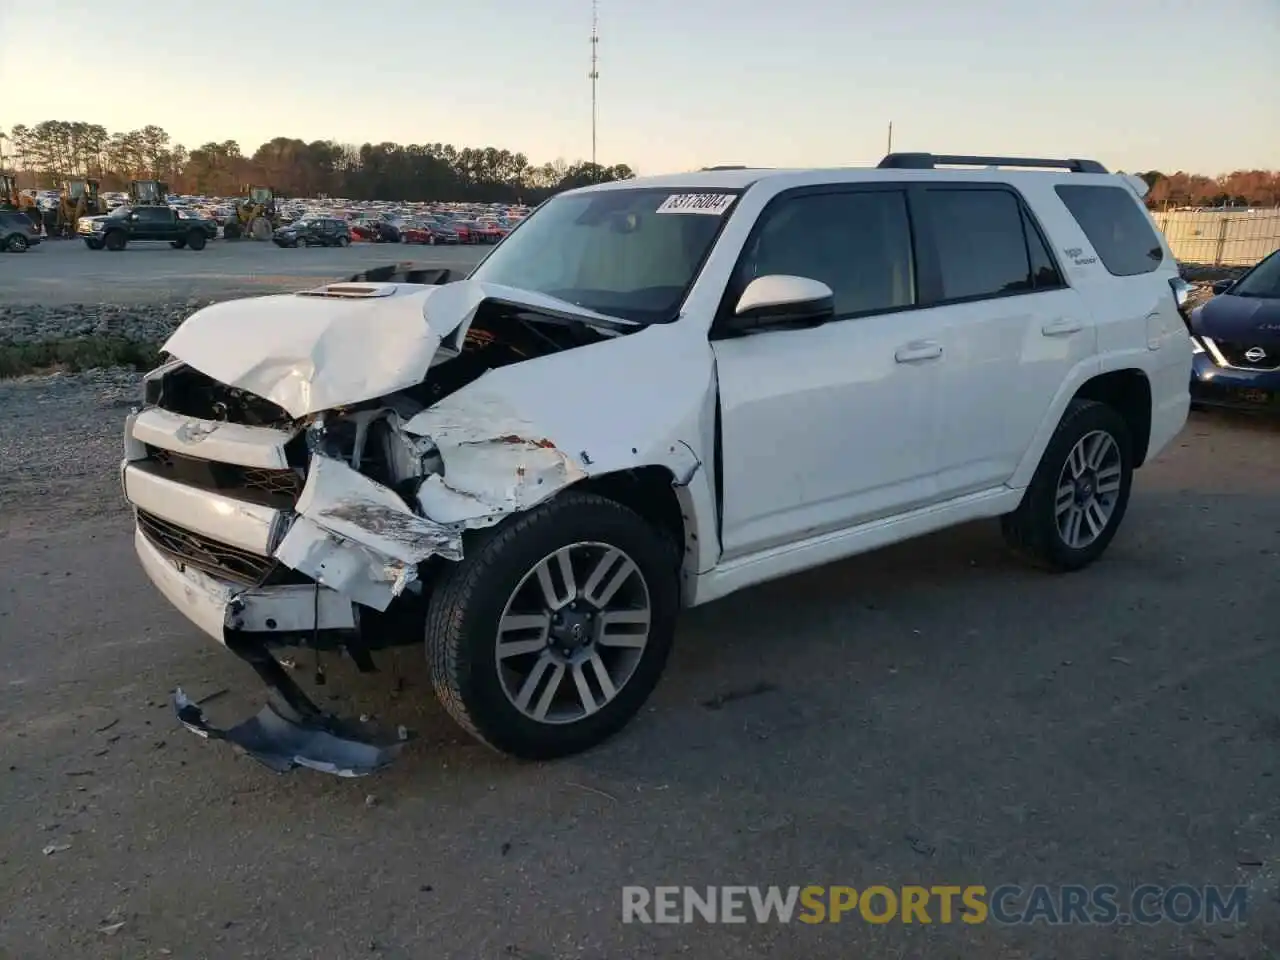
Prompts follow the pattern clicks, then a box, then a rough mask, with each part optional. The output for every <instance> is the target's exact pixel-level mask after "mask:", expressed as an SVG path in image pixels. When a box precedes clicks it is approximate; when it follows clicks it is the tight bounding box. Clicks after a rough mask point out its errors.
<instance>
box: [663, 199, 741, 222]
mask: <svg viewBox="0 0 1280 960" xmlns="http://www.w3.org/2000/svg"><path fill="white" fill-rule="evenodd" d="M733 200H734V195H733V194H732V193H674V194H672V195H671V196H669V197H667V199H665V200H663V201H662V205H661V206H660V207H658V209H657V211H656V212H657V213H709V214H711V215H712V216H714V217H718V216H720V215H721V214H722V213H724V212H725V211H726V210H728V209H729V207H730V205H732V203H733Z"/></svg>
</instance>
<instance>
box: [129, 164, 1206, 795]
mask: <svg viewBox="0 0 1280 960" xmlns="http://www.w3.org/2000/svg"><path fill="white" fill-rule="evenodd" d="M975 167H976V168H977V169H973V168H975ZM1145 189H1146V187H1145V184H1143V183H1142V182H1141V181H1140V180H1139V179H1137V178H1136V177H1132V176H1126V175H1123V174H1111V173H1108V172H1107V171H1106V170H1105V169H1104V168H1103V167H1102V166H1101V165H1100V164H1099V163H1097V162H1095V161H1089V160H1028V159H1019V158H1008V157H967V156H933V155H928V154H891V155H889V156H887V157H885V158H884V160H883V161H882V162H881V163H880V165H879V166H878V167H877V168H874V169H835V170H762V169H735V168H728V169H726V168H718V169H713V170H709V171H703V172H699V173H690V174H680V175H674V176H667V177H657V178H650V179H643V180H630V181H625V182H619V183H608V184H600V185H593V186H590V187H586V188H583V189H579V190H574V191H570V192H567V193H563V194H560V195H559V196H557V197H555V198H553V199H551V200H549V201H548V202H546V203H545V204H543V205H541V206H540V207H539V208H538V209H537V210H536V211H535V212H534V213H533V214H532V215H531V216H530V217H529V218H528V219H527V220H525V221H524V222H523V223H522V224H521V225H520V226H519V227H518V228H517V229H515V230H514V231H513V232H512V233H511V234H510V236H508V237H507V238H506V239H504V240H503V242H502V243H501V244H499V245H498V246H497V247H495V248H494V250H493V252H492V253H491V254H490V255H489V256H488V257H487V258H486V259H485V260H484V261H483V262H482V263H481V264H480V266H479V267H478V268H477V269H476V270H475V271H474V273H472V275H471V276H470V277H468V278H466V279H455V278H453V277H452V276H451V275H449V274H448V273H447V272H446V271H417V272H409V273H405V272H403V271H396V270H395V268H387V269H386V270H385V271H382V272H381V273H376V272H371V273H369V274H365V275H359V276H357V277H356V278H353V279H352V280H351V281H348V282H343V283H333V284H329V285H326V286H321V287H318V288H316V289H310V290H303V291H301V292H299V293H296V294H288V295H278V296H267V297H257V298H252V299H246V300H238V301H231V302H224V303H218V304H214V305H212V306H209V307H206V308H204V309H202V310H200V311H198V312H196V313H195V314H193V315H192V316H191V317H190V318H189V319H188V320H187V321H186V322H185V323H184V324H183V325H182V327H181V328H179V329H178V330H177V331H176V332H175V333H174V334H173V336H172V337H171V338H170V340H169V341H168V342H167V343H166V344H165V347H164V349H165V350H166V351H167V353H168V354H169V355H170V358H171V359H170V360H169V361H168V362H167V363H165V365H164V366H162V367H160V368H159V369H157V370H155V371H153V372H152V373H150V374H148V375H147V377H146V379H145V400H144V403H143V404H142V406H141V407H140V408H139V409H138V410H136V411H135V412H134V413H133V414H132V415H131V416H130V417H129V420H128V424H127V428H126V460H125V462H124V463H123V465H122V479H123V485H124V490H125V495H126V496H127V498H128V500H129V501H130V502H131V503H132V505H133V507H134V510H135V512H136V518H137V525H136V536H135V544H136V549H137V553H138V556H139V557H140V559H141V563H142V566H143V568H144V570H145V571H146V573H147V575H148V576H149V577H150V579H151V580H152V581H153V582H154V584H155V586H156V587H157V589H158V590H159V591H160V592H161V593H162V594H164V596H166V597H167V598H168V599H169V600H170V601H171V602H172V603H173V604H174V605H175V606H176V607H177V608H178V609H179V610H181V611H182V612H183V613H184V614H185V615H186V616H187V617H188V618H189V619H190V620H191V621H192V622H193V623H194V624H195V625H196V626H197V627H199V628H200V629H202V630H203V631H204V632H206V633H208V634H209V635H210V636H212V637H213V638H214V639H215V640H217V641H219V642H220V643H223V644H225V646H226V647H227V648H228V649H229V650H231V651H232V652H233V653H235V654H237V655H238V656H240V657H242V658H243V659H245V660H247V661H248V662H249V663H250V664H252V665H253V666H254V668H255V669H256V670H257V672H258V674H259V675H260V676H261V677H262V679H264V680H265V681H266V683H267V684H268V686H269V688H270V689H272V690H273V691H274V692H275V693H276V694H277V698H276V699H277V700H278V701H279V702H278V703H277V704H275V705H270V706H268V707H266V708H264V710H263V712H262V713H260V714H258V716H257V717H255V718H252V719H250V720H248V721H246V722H244V723H242V724H240V725H239V726H237V727H234V728H232V729H229V730H228V729H220V728H217V727H215V726H214V725H213V724H212V723H211V722H210V721H209V720H208V719H207V718H206V717H205V715H204V713H203V712H202V710H201V709H200V707H199V706H198V705H196V704H195V703H193V702H192V701H190V700H188V699H187V698H186V697H185V695H183V694H181V693H179V694H178V695H177V700H178V703H177V706H178V710H179V716H180V718H181V719H182V720H183V722H185V723H186V724H187V725H188V726H190V727H191V728H192V729H195V730H197V731H198V732H200V733H202V734H203V735H205V736H214V737H222V738H226V739H229V740H231V741H232V742H233V743H235V744H236V745H237V746H238V747H239V748H240V749H242V750H244V751H247V752H248V753H249V754H251V755H252V756H254V757H256V758H257V759H259V760H261V761H263V762H265V763H268V764H270V765H271V766H273V767H275V768H276V769H287V768H289V767H292V766H297V765H303V766H310V767H314V768H318V769H323V770H328V771H330V772H337V773H343V774H347V775H353V774H359V773H367V772H369V771H370V770H373V769H376V768H378V767H379V766H381V765H382V764H384V763H386V762H387V761H388V760H389V759H390V758H391V757H392V756H394V754H395V752H396V750H397V749H398V746H399V743H400V742H401V741H402V739H403V735H404V733H405V731H403V730H399V731H397V732H396V734H395V735H392V734H390V733H385V734H377V735H375V734H373V733H369V732H368V731H366V730H365V728H364V727H361V726H359V725H352V724H349V723H346V722H344V721H340V720H337V719H335V718H333V717H330V716H329V715H328V714H326V713H325V712H324V711H323V710H321V709H320V708H319V707H318V706H317V705H316V704H315V703H314V702H313V701H312V700H311V698H310V697H309V696H308V695H307V694H306V693H305V692H304V690H303V688H302V686H301V685H300V684H299V683H298V682H297V681H295V680H294V679H293V678H292V676H291V675H290V674H289V672H288V671H285V670H283V669H282V668H281V666H280V663H279V661H278V659H277V656H276V654H275V653H274V651H276V650H278V649H279V648H281V647H287V646H300V645H301V646H306V647H311V648H314V649H315V651H316V654H315V655H316V657H317V658H321V657H322V656H323V655H325V654H324V651H329V650H338V651H343V652H345V653H346V654H347V655H348V656H350V658H351V659H352V661H353V662H354V663H355V664H356V665H357V666H358V667H360V668H361V669H373V659H372V653H373V652H374V651H377V650H378V649H380V648H382V647H386V646H388V645H394V644H421V645H423V646H424V647H425V651H426V656H427V660H428V663H429V666H430V672H431V677H432V680H433V683H434V686H435V691H436V693H437V694H438V696H439V698H440V700H441V702H442V703H443V704H444V706H445V708H446V709H447V711H448V712H449V713H450V714H451V715H452V716H453V718H454V719H455V720H456V721H457V722H458V723H459V724H460V725H461V726H462V727H463V728H465V729H466V730H467V731H469V732H470V733H471V734H473V735H474V736H475V737H477V738H479V739H480V740H482V741H483V742H485V743H487V744H489V745H491V746H492V747H495V748H497V749H498V750H501V751H504V752H506V753H508V754H512V755H515V756H519V757H526V758H550V757H557V756H563V755H567V754H572V753H575V752H577V751H581V750H584V749H586V748H589V747H591V746H593V745H595V744H598V743H600V742H601V741H603V740H604V739H605V738H607V737H608V736H610V735H611V734H613V733H615V732H616V731H618V730H619V729H620V728H621V727H623V726H624V725H625V724H626V723H627V722H628V720H630V719H631V718H632V717H633V716H634V715H635V714H636V712H637V711H638V710H639V709H640V707H641V705H642V704H643V703H644V702H645V701H646V699H647V698H648V697H649V695H650V693H651V692H652V690H653V689H654V686H655V684H656V683H657V682H658V678H659V675H660V674H661V673H662V670H663V667H664V665H665V663H666V661H667V657H668V654H669V652H670V650H671V646H672V641H673V638H674V634H675V626H676V620H677V614H678V613H679V611H680V609H681V608H682V607H690V606H695V605H698V604H703V603H706V602H708V601H711V600H715V599H716V598H718V597H723V596H725V595H726V594H729V593H732V592H733V591H736V590H741V589H744V588H748V587H751V586H753V585H755V584H759V583H762V582H764V581H767V580H771V579H774V578H777V577H782V576H786V575H788V574H792V573H795V572H797V571H800V570H804V569H806V568H810V567H815V566H818V565H820V564H825V563H830V562H832V561H834V560H838V559H841V558H843V557H848V556H850V555H852V554H857V553H861V552H864V551H868V550H873V549H876V548H878V547H882V546H885V545H886V544H890V543H894V542H897V541H901V540H905V539H908V538H912V537H918V536H920V535H922V534H926V533H929V532H931V531H934V530H938V529H940V528H943V527H948V526H952V525H954V524H959V523H964V522H967V521H971V520H977V519H981V518H992V519H998V520H999V523H1000V527H1001V529H1002V531H1003V534H1004V537H1005V539H1006V540H1007V541H1008V543H1009V545H1010V546H1011V547H1012V548H1013V549H1014V550H1015V551H1017V553H1019V554H1021V555H1022V556H1024V557H1026V558H1027V559H1028V560H1030V561H1031V562H1033V563H1035V564H1038V565H1039V566H1041V567H1045V568H1048V569H1050V570H1056V571H1074V570H1079V569H1081V568H1083V567H1086V566H1088V565H1089V564H1090V563H1092V562H1093V561H1095V560H1097V558H1098V557H1099V556H1100V555H1101V554H1102V553H1103V551H1104V550H1106V548H1107V545H1108V544H1109V543H1110V542H1111V540H1112V538H1113V537H1115V535H1116V532H1117V530H1118V529H1119V528H1120V525H1121V522H1122V520H1123V518H1124V516H1125V511H1126V507H1127V505H1128V502H1129V496H1130V490H1131V484H1132V481H1133V471H1134V470H1135V469H1137V468H1139V467H1141V466H1142V465H1143V464H1144V463H1147V462H1149V461H1150V460H1151V459H1152V458H1153V457H1155V456H1156V455H1157V454H1158V453H1159V452H1160V451H1161V450H1162V449H1164V447H1165V446H1166V445H1167V444H1168V443H1169V442H1170V440H1171V439H1172V438H1173V437H1174V436H1175V435H1176V434H1177V433H1178V432H1179V430H1181V429H1182V427H1183V425H1184V423H1185V421H1186V418H1187V411H1188V406H1189V398H1188V381H1189V372H1190V368H1191V356H1192V344H1191V338H1190V335H1189V329H1188V326H1187V321H1186V318H1185V317H1184V316H1183V315H1182V313H1183V310H1184V309H1185V305H1186V294H1187V290H1188V288H1187V285H1186V284H1185V283H1183V282H1182V281H1181V280H1180V279H1179V276H1178V271H1177V267H1176V264H1175V261H1174V258H1173V256H1172V255H1171V253H1170V251H1169V249H1168V246H1167V245H1166V243H1165V242H1164V240H1163V239H1162V237H1161V235H1160V234H1159V232H1158V231H1157V230H1156V229H1155V228H1154V226H1153V224H1152V221H1151V219H1150V217H1149V216H1148V214H1147V213H1146V210H1145V208H1144V206H1143V203H1142V196H1143V193H1144V192H1145ZM264 331H266V332H265V333H264ZM322 670H323V663H321V667H320V671H321V673H320V675H321V676H322Z"/></svg>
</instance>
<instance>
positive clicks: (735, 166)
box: [702, 163, 751, 173]
mask: <svg viewBox="0 0 1280 960" xmlns="http://www.w3.org/2000/svg"><path fill="white" fill-rule="evenodd" d="M750 169H751V168H750V167H748V166H747V165H746V164H745V163H722V164H721V165H720V166H718V167H703V168H702V172H703V173H707V172H709V171H714V170H750Z"/></svg>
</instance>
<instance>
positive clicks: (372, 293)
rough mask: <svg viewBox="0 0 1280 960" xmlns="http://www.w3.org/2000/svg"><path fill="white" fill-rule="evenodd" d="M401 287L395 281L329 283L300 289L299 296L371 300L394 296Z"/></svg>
mask: <svg viewBox="0 0 1280 960" xmlns="http://www.w3.org/2000/svg"><path fill="white" fill-rule="evenodd" d="M399 289H400V287H399V285H397V284H394V283H329V284H325V285H324V286H323V287H313V288H312V289H310V290H299V291H298V292H297V294H296V296H299V297H327V298H331V299H339V300H370V299H374V298H377V297H390V296H394V295H395V293H396V291H398V290H399Z"/></svg>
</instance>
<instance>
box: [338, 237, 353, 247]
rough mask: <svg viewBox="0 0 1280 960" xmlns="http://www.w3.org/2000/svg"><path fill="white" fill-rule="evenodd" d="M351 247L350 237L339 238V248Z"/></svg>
mask: <svg viewBox="0 0 1280 960" xmlns="http://www.w3.org/2000/svg"><path fill="white" fill-rule="evenodd" d="M350 245H351V239H350V238H349V237H339V238H338V246H340V247H348V246H350Z"/></svg>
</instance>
